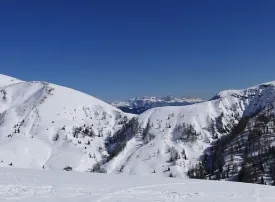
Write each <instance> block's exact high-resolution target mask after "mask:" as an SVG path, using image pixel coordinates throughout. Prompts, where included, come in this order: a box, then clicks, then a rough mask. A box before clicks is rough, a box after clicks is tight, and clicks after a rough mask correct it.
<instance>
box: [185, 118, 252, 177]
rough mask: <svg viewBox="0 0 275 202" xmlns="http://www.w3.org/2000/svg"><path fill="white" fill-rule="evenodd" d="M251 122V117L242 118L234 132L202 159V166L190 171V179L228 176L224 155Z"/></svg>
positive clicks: (216, 144)
mask: <svg viewBox="0 0 275 202" xmlns="http://www.w3.org/2000/svg"><path fill="white" fill-rule="evenodd" d="M248 121H249V117H244V118H242V119H241V120H240V121H239V123H238V124H237V125H236V126H235V127H233V128H232V131H231V132H230V133H229V134H228V135H225V136H222V137H221V138H220V139H218V140H217V141H216V142H215V143H214V144H213V146H212V147H211V148H210V149H209V151H208V152H207V153H206V154H205V155H204V156H203V157H202V161H201V162H200V164H198V165H196V166H195V167H193V168H191V169H190V170H189V171H188V173H187V174H188V176H189V177H190V178H198V179H206V178H209V179H217V180H219V179H221V178H226V176H228V172H227V171H226V170H224V166H225V163H226V162H225V158H224V154H225V152H226V150H227V149H228V148H229V146H230V144H231V142H232V141H233V140H234V139H235V138H236V137H237V136H238V135H239V134H241V133H242V132H243V131H244V130H245V128H246V126H247V123H248Z"/></svg>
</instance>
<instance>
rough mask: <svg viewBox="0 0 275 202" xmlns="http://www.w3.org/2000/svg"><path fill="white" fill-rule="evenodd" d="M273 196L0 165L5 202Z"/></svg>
mask: <svg viewBox="0 0 275 202" xmlns="http://www.w3.org/2000/svg"><path fill="white" fill-rule="evenodd" d="M274 200H275V188H274V187H268V186H261V185H253V184H243V183H231V182H222V181H219V182H217V181H203V180H201V181H200V180H180V179H173V178H161V177H160V178H157V177H153V176H151V177H134V176H125V175H104V174H91V173H77V172H58V171H56V172H48V171H38V170H31V169H12V168H0V201H7V202H8V201H9V202H13V201H15V202H21V201H22V202H63V201H64V202H65V201H66V202H75V201H79V202H84V201H85V202H87V201H91V202H92V201H93V202H114V201H120V202H128V201H132V202H141V201H148V202H152V201H163V202H174V201H175V202H180V201H182V202H201V201H203V202H214V201H216V202H220V201H223V202H229V201H230V202H232V201H234V202H273V201H274Z"/></svg>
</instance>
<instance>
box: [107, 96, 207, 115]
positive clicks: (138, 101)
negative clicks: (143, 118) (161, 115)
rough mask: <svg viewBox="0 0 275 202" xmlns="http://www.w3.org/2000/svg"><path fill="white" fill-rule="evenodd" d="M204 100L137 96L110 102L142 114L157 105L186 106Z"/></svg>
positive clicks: (125, 109)
mask: <svg viewBox="0 0 275 202" xmlns="http://www.w3.org/2000/svg"><path fill="white" fill-rule="evenodd" d="M199 102H203V100H202V99H200V98H195V97H174V96H164V97H154V96H153V97H148V96H144V97H135V98H132V99H129V100H123V101H112V102H109V104H111V105H113V106H114V107H117V108H119V109H121V110H122V111H124V112H127V113H132V114H141V113H143V112H145V111H146V110H148V109H151V108H155V107H165V106H185V105H190V104H194V103H199Z"/></svg>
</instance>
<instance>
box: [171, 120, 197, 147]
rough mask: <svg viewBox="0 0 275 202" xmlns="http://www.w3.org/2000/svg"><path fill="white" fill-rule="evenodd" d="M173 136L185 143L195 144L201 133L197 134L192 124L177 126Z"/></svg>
mask: <svg viewBox="0 0 275 202" xmlns="http://www.w3.org/2000/svg"><path fill="white" fill-rule="evenodd" d="M173 136H174V138H175V139H179V140H182V141H184V142H191V143H194V142H196V141H197V139H198V137H199V136H200V133H197V132H196V130H195V128H194V126H193V125H192V124H185V123H182V124H177V125H176V126H175V128H174V129H173Z"/></svg>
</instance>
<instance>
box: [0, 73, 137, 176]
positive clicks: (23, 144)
mask: <svg viewBox="0 0 275 202" xmlns="http://www.w3.org/2000/svg"><path fill="white" fill-rule="evenodd" d="M11 80H13V81H11ZM0 81H1V84H2V86H1V87H0V166H4V167H5V166H9V164H10V165H11V164H12V166H15V167H20V168H39V169H41V168H44V169H58V170H61V169H63V168H64V167H66V166H70V167H72V168H73V169H75V170H79V171H86V170H87V169H89V168H92V166H93V165H94V164H95V163H96V162H97V161H100V160H101V158H102V156H103V155H106V152H105V151H104V140H105V138H106V137H107V136H108V135H109V134H112V133H113V132H114V131H116V130H118V129H119V128H120V127H121V124H120V122H121V120H122V119H123V120H124V119H125V117H126V118H131V117H132V115H129V114H125V113H123V112H121V111H120V110H118V109H116V108H114V107H112V106H111V105H109V104H107V103H104V102H102V101H100V100H98V99H96V98H94V97H91V96H89V95H86V94H84V93H81V92H77V91H75V90H72V89H69V88H65V87H61V86H57V85H54V84H49V83H46V82H21V81H20V82H17V80H15V79H11V78H10V77H6V76H3V75H2V76H1V77H0ZM80 126H81V127H82V131H78V132H75V131H76V130H75V129H74V128H75V127H80ZM84 129H86V130H85V131H86V132H87V131H88V132H87V133H84V132H83V131H84Z"/></svg>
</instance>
